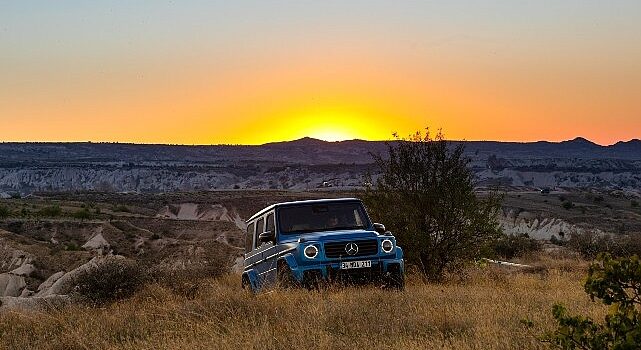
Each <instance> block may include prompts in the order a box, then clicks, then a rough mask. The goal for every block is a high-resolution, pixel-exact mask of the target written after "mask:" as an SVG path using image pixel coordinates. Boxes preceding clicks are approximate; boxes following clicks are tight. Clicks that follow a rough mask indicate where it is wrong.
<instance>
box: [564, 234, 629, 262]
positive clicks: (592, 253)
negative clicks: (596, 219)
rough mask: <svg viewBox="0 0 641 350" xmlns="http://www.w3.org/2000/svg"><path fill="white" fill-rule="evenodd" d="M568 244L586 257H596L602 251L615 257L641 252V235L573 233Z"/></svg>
mask: <svg viewBox="0 0 641 350" xmlns="http://www.w3.org/2000/svg"><path fill="white" fill-rule="evenodd" d="M567 246H568V247H569V248H571V249H574V250H575V251H577V252H579V253H580V254H581V255H582V256H583V257H584V258H586V259H594V258H595V257H597V256H598V255H599V254H600V253H608V254H611V255H613V256H615V257H626V256H631V255H634V254H637V255H639V254H641V235H639V234H638V233H633V234H629V235H609V234H602V233H598V232H591V231H588V232H584V233H572V234H570V239H568V241H567Z"/></svg>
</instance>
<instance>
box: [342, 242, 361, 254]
mask: <svg viewBox="0 0 641 350" xmlns="http://www.w3.org/2000/svg"><path fill="white" fill-rule="evenodd" d="M345 252H346V253H347V255H356V253H358V246H357V245H356V243H351V242H350V243H347V244H346V245H345Z"/></svg>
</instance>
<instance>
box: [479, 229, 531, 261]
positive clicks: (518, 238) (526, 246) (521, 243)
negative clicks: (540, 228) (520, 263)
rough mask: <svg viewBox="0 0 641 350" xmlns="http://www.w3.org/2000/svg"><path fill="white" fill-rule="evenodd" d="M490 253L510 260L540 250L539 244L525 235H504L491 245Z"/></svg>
mask: <svg viewBox="0 0 641 350" xmlns="http://www.w3.org/2000/svg"><path fill="white" fill-rule="evenodd" d="M491 247H492V251H493V253H494V254H496V255H497V256H499V257H502V258H505V259H512V258H515V257H520V256H523V255H525V254H527V253H531V252H537V251H540V250H541V243H540V242H539V241H537V240H536V239H532V238H530V237H529V236H528V235H527V234H522V235H504V236H502V237H501V238H499V239H498V240H496V241H495V242H494V243H493V244H492V246H491Z"/></svg>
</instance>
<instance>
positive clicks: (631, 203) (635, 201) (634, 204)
mask: <svg viewBox="0 0 641 350" xmlns="http://www.w3.org/2000/svg"><path fill="white" fill-rule="evenodd" d="M630 206H631V207H632V208H638V207H639V201H637V200H635V199H633V200H631V201H630Z"/></svg>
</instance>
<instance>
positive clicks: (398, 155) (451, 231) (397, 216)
mask: <svg viewBox="0 0 641 350" xmlns="http://www.w3.org/2000/svg"><path fill="white" fill-rule="evenodd" d="M394 136H395V137H396V139H397V140H396V142H392V143H388V145H387V146H388V151H389V156H388V157H382V156H381V155H372V156H373V157H374V161H375V163H376V166H377V168H378V170H379V171H380V176H379V177H378V178H377V180H376V182H375V185H374V186H368V187H367V188H366V191H365V193H364V196H363V199H364V202H365V204H366V205H367V207H368V209H369V211H370V213H371V214H372V216H373V217H375V218H376V219H377V220H379V221H381V222H383V223H385V224H386V225H387V226H388V227H389V228H390V229H391V230H392V231H393V232H394V234H395V235H396V237H397V238H398V241H399V244H400V245H401V246H402V247H403V249H404V252H405V256H406V259H407V261H408V263H411V264H415V265H416V266H418V268H419V269H420V271H421V272H422V273H423V275H424V277H425V278H426V279H428V280H438V279H440V278H441V277H442V276H443V273H444V272H445V271H446V270H447V269H451V268H454V267H456V266H460V264H459V263H461V262H464V261H465V260H470V259H474V258H477V257H478V256H479V255H480V254H481V252H482V251H484V250H485V248H486V247H487V244H488V243H489V242H491V241H494V240H495V239H496V238H497V237H499V236H500V234H501V232H500V229H499V225H498V221H497V214H498V210H499V209H500V204H501V199H502V197H501V196H499V195H497V194H496V193H489V194H488V195H487V196H486V197H485V198H484V199H481V198H479V197H478V196H477V195H476V193H475V192H474V187H475V181H474V175H473V173H472V172H471V170H469V168H468V167H467V164H468V162H469V160H468V159H466V158H465V157H464V156H463V151H464V146H463V145H462V144H458V145H455V146H453V147H450V145H449V144H448V142H447V141H446V140H445V139H444V137H443V134H442V133H441V132H439V133H438V134H437V135H436V136H435V137H434V138H432V137H431V136H430V133H429V130H427V132H426V134H425V135H423V134H422V133H421V132H417V133H416V134H414V135H412V136H411V137H410V138H409V139H400V138H399V137H398V136H397V135H396V134H395V135H394ZM366 183H370V184H372V183H374V182H372V179H368V181H366Z"/></svg>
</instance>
